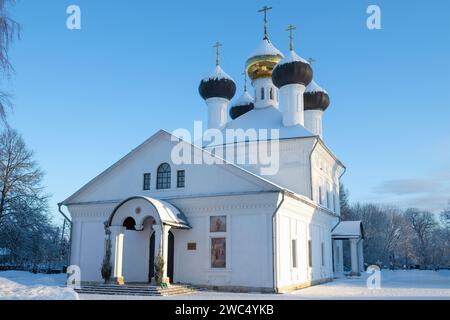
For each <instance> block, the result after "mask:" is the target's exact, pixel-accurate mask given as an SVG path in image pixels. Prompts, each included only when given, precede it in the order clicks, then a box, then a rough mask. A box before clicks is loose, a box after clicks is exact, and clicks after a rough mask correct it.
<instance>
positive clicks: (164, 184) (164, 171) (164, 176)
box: [156, 163, 171, 190]
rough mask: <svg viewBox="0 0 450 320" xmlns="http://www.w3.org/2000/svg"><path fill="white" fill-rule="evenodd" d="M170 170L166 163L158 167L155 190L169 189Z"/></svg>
mask: <svg viewBox="0 0 450 320" xmlns="http://www.w3.org/2000/svg"><path fill="white" fill-rule="evenodd" d="M170 179H171V170H170V165H169V164H168V163H163V164H162V165H160V166H159V167H158V174H157V177H156V189H159V190H161V189H170Z"/></svg>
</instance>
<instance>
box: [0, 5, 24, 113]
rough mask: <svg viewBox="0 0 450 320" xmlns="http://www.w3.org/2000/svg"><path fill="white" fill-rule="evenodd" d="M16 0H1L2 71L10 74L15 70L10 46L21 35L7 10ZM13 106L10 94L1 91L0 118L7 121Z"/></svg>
mask: <svg viewBox="0 0 450 320" xmlns="http://www.w3.org/2000/svg"><path fill="white" fill-rule="evenodd" d="M14 3H15V0H0V71H1V73H2V75H7V76H9V75H10V74H11V72H12V71H13V70H14V69H13V67H12V65H11V61H10V58H9V48H10V46H11V43H12V42H13V40H14V39H15V38H16V37H19V35H20V25H19V24H18V23H17V22H16V21H14V20H13V19H12V18H11V17H10V15H9V13H8V10H7V7H8V5H9V4H14ZM10 107H11V100H10V95H9V94H8V93H6V92H3V91H0V120H1V121H2V122H5V121H6V111H7V109H8V108H10Z"/></svg>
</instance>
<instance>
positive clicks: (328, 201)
mask: <svg viewBox="0 0 450 320" xmlns="http://www.w3.org/2000/svg"><path fill="white" fill-rule="evenodd" d="M327 208H328V209H331V199H330V191H328V190H327Z"/></svg>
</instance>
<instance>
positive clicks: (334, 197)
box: [333, 192, 337, 212]
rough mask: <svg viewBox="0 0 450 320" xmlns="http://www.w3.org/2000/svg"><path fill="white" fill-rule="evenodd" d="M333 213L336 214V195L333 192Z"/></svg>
mask: <svg viewBox="0 0 450 320" xmlns="http://www.w3.org/2000/svg"><path fill="white" fill-rule="evenodd" d="M333 211H334V212H337V209H336V194H335V193H334V192H333Z"/></svg>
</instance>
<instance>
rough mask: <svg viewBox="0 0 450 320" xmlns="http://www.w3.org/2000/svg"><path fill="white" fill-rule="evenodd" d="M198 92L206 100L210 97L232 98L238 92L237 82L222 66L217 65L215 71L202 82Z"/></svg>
mask: <svg viewBox="0 0 450 320" xmlns="http://www.w3.org/2000/svg"><path fill="white" fill-rule="evenodd" d="M198 92H199V93H200V96H201V97H202V98H203V99H204V100H207V99H209V98H224V99H227V100H231V99H233V97H234V95H235V93H236V84H235V83H234V80H233V79H232V78H231V77H230V76H229V75H227V74H226V73H225V72H224V71H223V70H222V68H221V67H220V66H216V68H215V69H214V72H213V73H212V74H211V75H210V76H209V77H206V78H204V79H203V80H202V81H201V82H200V86H199V87H198Z"/></svg>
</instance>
